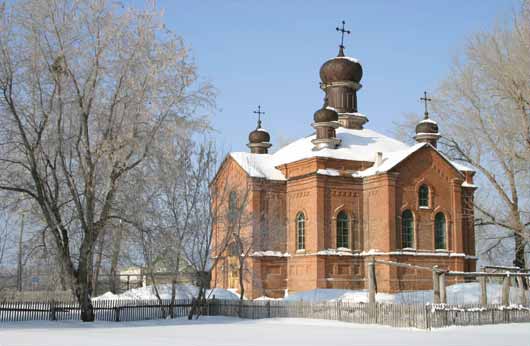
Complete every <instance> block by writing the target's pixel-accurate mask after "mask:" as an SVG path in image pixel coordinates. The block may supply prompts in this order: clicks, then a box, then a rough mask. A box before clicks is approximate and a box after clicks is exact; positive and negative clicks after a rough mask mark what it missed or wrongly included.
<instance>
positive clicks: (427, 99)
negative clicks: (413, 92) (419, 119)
mask: <svg viewBox="0 0 530 346" xmlns="http://www.w3.org/2000/svg"><path fill="white" fill-rule="evenodd" d="M420 101H423V102H424V103H425V113H423V114H424V115H425V118H424V119H429V110H428V109H427V102H431V101H432V99H431V98H428V97H427V91H424V92H423V97H421V98H420Z"/></svg>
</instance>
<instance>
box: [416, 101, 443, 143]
mask: <svg viewBox="0 0 530 346" xmlns="http://www.w3.org/2000/svg"><path fill="white" fill-rule="evenodd" d="M423 95H424V96H423V97H422V98H420V100H421V101H424V102H425V113H424V115H425V117H424V118H423V120H422V121H420V122H419V123H418V125H416V136H414V139H415V140H416V142H419V143H422V142H427V143H430V144H431V145H432V146H433V147H435V148H436V145H437V143H438V139H440V137H441V136H440V133H439V129H438V124H437V123H436V121H434V120H432V119H430V118H429V110H428V107H427V102H429V101H432V100H431V99H430V98H428V97H427V92H426V91H424V92H423Z"/></svg>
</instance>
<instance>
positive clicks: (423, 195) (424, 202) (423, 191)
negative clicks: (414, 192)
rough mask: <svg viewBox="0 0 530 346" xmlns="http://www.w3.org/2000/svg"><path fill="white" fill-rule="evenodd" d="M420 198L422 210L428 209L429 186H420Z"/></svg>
mask: <svg viewBox="0 0 530 346" xmlns="http://www.w3.org/2000/svg"><path fill="white" fill-rule="evenodd" d="M418 195H419V196H418V198H419V202H420V208H428V207H429V188H428V187H427V185H422V186H420V190H419V192H418Z"/></svg>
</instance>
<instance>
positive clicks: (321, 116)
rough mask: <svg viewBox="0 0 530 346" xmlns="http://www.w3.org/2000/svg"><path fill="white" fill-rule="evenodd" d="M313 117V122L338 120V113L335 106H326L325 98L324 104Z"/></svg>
mask: <svg viewBox="0 0 530 346" xmlns="http://www.w3.org/2000/svg"><path fill="white" fill-rule="evenodd" d="M313 119H314V120H315V123H329V122H331V121H338V120H339V114H338V113H337V111H336V110H335V108H332V107H329V106H328V99H327V98H326V100H325V101H324V105H323V106H322V108H320V109H319V110H317V111H316V112H315V115H314V116H313Z"/></svg>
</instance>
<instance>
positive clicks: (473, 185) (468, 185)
mask: <svg viewBox="0 0 530 346" xmlns="http://www.w3.org/2000/svg"><path fill="white" fill-rule="evenodd" d="M462 186H463V187H472V188H474V189H476V188H478V186H477V185H475V184H471V183H468V182H467V181H464V182H463V183H462Z"/></svg>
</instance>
